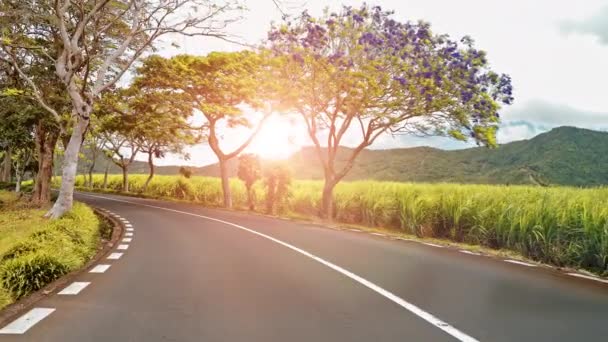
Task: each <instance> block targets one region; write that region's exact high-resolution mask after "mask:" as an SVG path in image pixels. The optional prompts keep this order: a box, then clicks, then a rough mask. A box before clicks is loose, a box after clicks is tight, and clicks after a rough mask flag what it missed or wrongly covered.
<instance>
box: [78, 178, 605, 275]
mask: <svg viewBox="0 0 608 342" xmlns="http://www.w3.org/2000/svg"><path fill="white" fill-rule="evenodd" d="M145 179H146V176H145V175H131V176H130V177H129V180H130V189H131V191H132V192H134V193H138V192H141V190H142V187H143V184H144V182H145ZM102 183H103V176H101V175H96V176H95V177H94V182H93V187H94V188H98V189H99V188H101V187H102ZM77 186H83V178H82V177H78V179H77ZM120 186H121V176H118V175H111V176H109V180H108V184H107V189H108V190H114V191H118V190H120ZM231 187H232V191H233V202H234V204H235V207H237V208H240V209H244V208H245V207H246V195H245V187H244V185H243V183H242V182H240V181H239V180H236V179H234V180H232V184H231ZM321 189H322V182H319V181H294V182H293V184H292V185H291V188H290V195H289V198H288V202H287V203H286V204H285V206H284V208H285V209H284V210H285V211H286V212H285V213H286V214H297V215H299V216H311V215H316V214H317V212H318V209H317V208H318V207H319V203H320V199H321ZM255 191H256V203H257V205H256V208H259V210H260V211H261V210H263V208H264V190H263V183H262V182H258V183H257V184H256V186H255ZM145 195H147V196H152V197H161V198H174V199H180V200H187V201H192V202H197V203H201V204H203V205H206V206H220V204H221V201H222V197H221V190H220V180H219V179H217V178H207V177H193V178H191V179H186V178H183V177H179V176H157V177H155V178H154V180H153V181H152V183H151V184H150V186H149V187H148V191H147V192H146V193H145ZM335 207H336V209H335V213H336V220H337V221H338V222H343V223H348V224H358V225H366V226H371V227H383V228H388V229H396V230H400V231H402V232H405V233H409V234H413V235H416V236H418V237H433V238H441V239H449V240H452V241H456V242H464V243H469V244H478V245H482V246H485V247H489V248H493V249H502V248H504V249H508V250H512V251H516V252H518V253H521V254H522V255H524V256H526V257H528V258H530V259H533V260H537V261H541V262H545V263H549V264H553V265H557V266H568V267H574V268H583V269H587V270H590V271H592V272H595V273H598V274H601V275H608V188H594V189H578V188H568V187H555V188H553V187H551V188H542V187H528V186H491V185H460V184H419V183H415V184H414V183H394V182H375V181H357V182H343V183H340V184H339V185H338V186H337V188H336V191H335Z"/></svg>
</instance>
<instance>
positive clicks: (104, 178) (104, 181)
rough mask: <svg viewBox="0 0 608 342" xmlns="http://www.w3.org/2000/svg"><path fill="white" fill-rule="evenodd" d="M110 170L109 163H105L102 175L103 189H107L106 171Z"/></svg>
mask: <svg viewBox="0 0 608 342" xmlns="http://www.w3.org/2000/svg"><path fill="white" fill-rule="evenodd" d="M109 169H110V162H107V163H106V170H105V172H104V173H103V189H104V190H106V189H108V170H109Z"/></svg>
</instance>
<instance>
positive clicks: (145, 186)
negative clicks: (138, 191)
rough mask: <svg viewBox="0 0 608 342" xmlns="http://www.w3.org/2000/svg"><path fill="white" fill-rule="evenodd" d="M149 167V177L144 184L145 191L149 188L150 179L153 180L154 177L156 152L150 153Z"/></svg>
mask: <svg viewBox="0 0 608 342" xmlns="http://www.w3.org/2000/svg"><path fill="white" fill-rule="evenodd" d="M148 168H149V169H150V174H149V175H148V179H146V183H145V184H144V188H143V192H146V190H148V184H150V181H152V178H153V177H154V153H153V152H150V153H148Z"/></svg>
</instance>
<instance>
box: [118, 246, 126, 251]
mask: <svg viewBox="0 0 608 342" xmlns="http://www.w3.org/2000/svg"><path fill="white" fill-rule="evenodd" d="M116 249H118V250H121V251H124V250H127V249H129V245H118V247H116Z"/></svg>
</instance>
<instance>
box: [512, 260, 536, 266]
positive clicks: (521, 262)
mask: <svg viewBox="0 0 608 342" xmlns="http://www.w3.org/2000/svg"><path fill="white" fill-rule="evenodd" d="M505 262H509V263H511V264H516V265H522V266H528V267H536V265H534V264H529V263H527V262H523V261H519V260H511V259H508V260H505Z"/></svg>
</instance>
